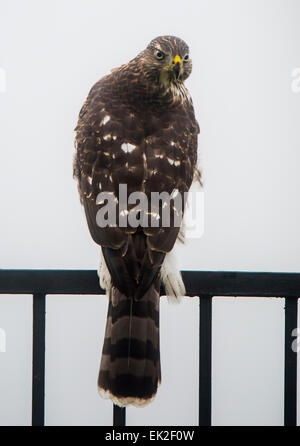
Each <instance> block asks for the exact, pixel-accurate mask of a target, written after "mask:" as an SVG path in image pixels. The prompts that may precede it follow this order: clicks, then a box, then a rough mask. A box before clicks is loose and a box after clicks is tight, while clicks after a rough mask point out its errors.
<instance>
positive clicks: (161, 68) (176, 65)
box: [141, 36, 192, 86]
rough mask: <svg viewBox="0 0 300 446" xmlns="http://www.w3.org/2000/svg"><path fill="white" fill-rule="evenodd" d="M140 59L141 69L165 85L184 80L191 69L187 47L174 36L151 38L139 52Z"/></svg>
mask: <svg viewBox="0 0 300 446" xmlns="http://www.w3.org/2000/svg"><path fill="white" fill-rule="evenodd" d="M141 61H142V64H143V71H144V72H145V73H146V74H147V75H148V76H149V77H151V78H152V79H156V80H158V81H159V82H160V83H161V84H163V85H165V86H169V85H170V84H172V83H175V84H176V83H179V82H183V81H185V79H186V78H187V77H188V76H189V75H190V73H191V71H192V60H191V58H190V55H189V47H188V46H187V44H186V43H185V42H184V41H183V40H181V39H179V38H178V37H174V36H161V37H157V38H156V39H153V40H152V41H151V42H150V43H149V45H148V46H147V48H146V50H145V51H143V53H142V54H141Z"/></svg>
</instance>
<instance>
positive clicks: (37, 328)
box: [32, 293, 46, 426]
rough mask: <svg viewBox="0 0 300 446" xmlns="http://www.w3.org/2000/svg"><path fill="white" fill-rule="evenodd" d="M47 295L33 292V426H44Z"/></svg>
mask: <svg viewBox="0 0 300 446" xmlns="http://www.w3.org/2000/svg"><path fill="white" fill-rule="evenodd" d="M45 327H46V296H45V294H43V293H35V294H33V343H32V350H33V351H32V426H44V411H45V409H44V407H45V334H46V332H45Z"/></svg>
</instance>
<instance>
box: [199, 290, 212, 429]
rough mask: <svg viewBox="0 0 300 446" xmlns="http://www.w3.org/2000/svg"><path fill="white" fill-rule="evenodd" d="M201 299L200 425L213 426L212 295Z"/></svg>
mask: <svg viewBox="0 0 300 446" xmlns="http://www.w3.org/2000/svg"><path fill="white" fill-rule="evenodd" d="M199 300H200V304H199V309H200V315H199V322H200V329H199V335H200V338H199V426H211V349H212V296H209V295H204V296H200V299H199Z"/></svg>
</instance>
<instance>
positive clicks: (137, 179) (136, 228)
mask: <svg viewBox="0 0 300 446" xmlns="http://www.w3.org/2000/svg"><path fill="white" fill-rule="evenodd" d="M191 70H192V62H191V58H190V56H189V48H188V46H187V44H186V43H185V42H184V41H183V40H181V39H179V38H177V37H173V36H163V37H158V38H156V39H154V40H152V41H151V42H150V44H149V45H148V46H147V48H146V49H145V50H144V51H142V52H141V53H140V54H138V55H137V56H136V57H135V58H134V59H133V60H131V61H130V62H129V63H128V64H125V65H122V66H121V67H119V68H116V69H114V70H112V71H111V74H109V75H107V76H105V77H103V78H102V79H100V80H99V81H98V82H97V83H96V84H95V85H94V86H93V87H92V89H91V91H90V93H89V95H88V97H87V99H86V101H85V103H84V105H83V107H82V109H81V111H80V114H79V120H78V125H77V127H76V129H75V131H76V140H75V147H76V154H75V159H74V176H75V178H76V179H77V182H78V188H79V193H80V198H81V202H82V204H83V206H84V209H85V214H86V218H87V222H88V226H89V230H90V233H91V236H92V237H93V239H94V241H95V242H96V243H97V244H99V245H100V246H101V250H102V259H101V264H100V270H99V276H100V284H101V286H102V288H105V289H106V291H107V294H108V296H109V306H108V315H107V324H106V331H105V340H104V345H103V351H102V359H101V365H100V372H99V380H98V387H99V392H100V394H101V395H102V396H104V397H108V398H111V399H112V400H113V401H114V402H115V403H116V404H118V405H120V406H126V405H129V404H132V405H135V406H143V405H145V404H147V403H148V402H150V401H151V400H152V399H153V398H154V397H155V394H156V391H157V386H158V385H159V384H160V380H161V373H160V353H159V298H160V286H161V281H163V283H164V285H165V290H166V293H167V294H168V295H173V296H175V298H178V297H179V296H182V295H184V294H185V289H184V285H183V282H182V279H181V275H180V272H179V271H176V269H175V268H174V266H173V265H172V263H171V264H170V255H169V254H170V252H171V250H172V248H173V246H174V243H175V241H176V239H177V238H180V237H181V235H180V234H181V232H182V231H181V230H180V225H178V224H175V223H174V222H175V216H176V214H177V215H178V214H180V217H182V215H183V212H184V199H183V197H184V193H187V191H188V190H189V188H190V186H191V184H192V181H193V178H195V176H197V177H198V179H200V173H199V171H198V169H197V167H196V162H197V137H198V133H199V126H198V123H197V121H196V119H195V115H194V108H193V105H192V99H191V97H190V95H189V93H188V90H187V89H186V87H185V85H184V81H185V80H186V79H187V77H188V76H189V75H190V73H191ZM124 185H126V199H127V200H128V201H129V204H128V203H127V204H128V206H127V208H126V209H125V210H124V208H123V205H122V206H121V203H120V186H124ZM100 192H105V193H106V194H108V195H107V196H111V197H112V201H111V203H112V204H114V205H115V210H116V219H115V220H114V221H113V222H110V223H108V224H107V225H102V224H99V222H98V220H97V215H99V214H98V212H99V210H100V209H103V206H105V205H107V203H108V201H109V200H108V201H107V200H104V199H102V198H101V197H100V198H99V193H100ZM134 192H142V193H144V194H145V196H146V197H147V198H149V200H150V201H151V197H152V193H153V192H156V193H159V194H161V193H162V192H163V193H167V194H168V195H167V196H169V197H170V201H169V203H168V205H169V210H170V214H171V217H170V224H168V225H165V224H163V222H162V212H163V210H164V208H165V206H166V204H167V203H166V200H165V199H164V198H162V199H161V200H160V201H159V205H158V206H157V205H156V207H155V206H154V207H153V206H152V207H151V206H150V204H149V203H148V205H147V206H148V207H147V208H146V209H143V210H141V208H139V209H138V212H137V207H136V206H134V204H136V203H132V202H130V200H129V197H130V194H132V193H134ZM175 196H179V197H180V200H182V201H181V203H179V204H182V206H179V205H178V200H177V201H176V203H175ZM133 213H135V216H136V217H137V218H140V220H139V221H140V222H143V224H138V225H133V224H130V222H129V223H128V222H127V224H126V225H123V224H121V223H120V221H121V217H122V218H123V217H126V216H127V217H128V216H130V215H131V214H133ZM145 217H147V218H148V220H147V218H146V220H145ZM149 219H150V220H149ZM153 222H154V223H155V224H151V223H153Z"/></svg>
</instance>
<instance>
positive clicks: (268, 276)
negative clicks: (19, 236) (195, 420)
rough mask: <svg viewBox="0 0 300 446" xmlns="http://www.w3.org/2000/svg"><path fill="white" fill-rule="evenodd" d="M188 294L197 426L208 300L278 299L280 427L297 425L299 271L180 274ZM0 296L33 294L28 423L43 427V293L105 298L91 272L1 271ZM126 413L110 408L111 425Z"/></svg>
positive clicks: (205, 400) (205, 407)
mask: <svg viewBox="0 0 300 446" xmlns="http://www.w3.org/2000/svg"><path fill="white" fill-rule="evenodd" d="M182 275H183V280H184V282H185V285H186V289H187V296H190V297H194V296H198V297H199V302H200V303H199V308H200V319H199V320H200V329H199V425H200V426H210V425H211V351H212V298H213V297H217V296H236V297H243V296H249V297H282V298H284V299H285V347H284V348H285V356H284V368H285V370H284V425H285V426H296V424H297V353H296V352H294V351H293V349H292V345H291V344H292V330H294V329H295V328H297V319H298V318H297V299H298V297H299V296H300V273H254V272H211V271H209V272H207V271H201V272H200V271H183V272H182ZM0 294H32V295H33V371H32V425H33V426H43V425H44V399H45V318H46V312H45V310H46V295H51V294H104V291H103V290H101V289H100V288H99V281H98V277H97V273H96V272H95V271H87V270H84V271H82V270H80V271H79V270H0ZM125 424H126V410H125V409H121V408H119V407H118V406H114V409H113V425H114V426H125Z"/></svg>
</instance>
